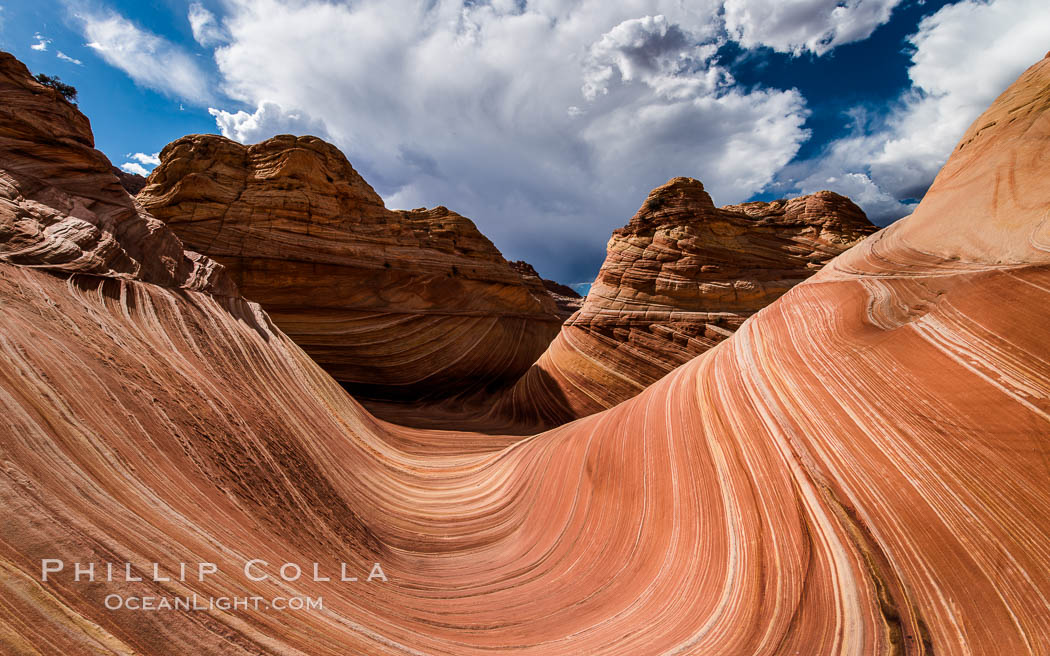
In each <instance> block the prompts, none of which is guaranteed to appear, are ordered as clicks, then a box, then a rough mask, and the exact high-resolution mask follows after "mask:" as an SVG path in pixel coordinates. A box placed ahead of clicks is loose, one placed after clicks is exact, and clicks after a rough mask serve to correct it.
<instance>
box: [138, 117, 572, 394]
mask: <svg viewBox="0 0 1050 656" xmlns="http://www.w3.org/2000/svg"><path fill="white" fill-rule="evenodd" d="M160 159H161V163H160V165H159V166H158V167H157V168H155V169H154V170H153V172H152V173H151V174H150V177H149V180H148V184H147V186H146V187H145V188H144V189H143V190H142V191H141V192H139V194H138V196H137V198H138V200H139V202H140V203H141V204H142V205H143V206H144V207H145V208H146V209H147V210H149V211H150V212H151V213H152V214H153V215H154V216H156V217H158V218H161V219H163V220H164V221H165V222H166V223H167V225H168V226H170V227H171V229H172V230H174V231H175V233H176V234H178V235H179V237H180V238H181V239H182V240H183V241H184V242H185V243H186V244H187V246H188V247H189V248H193V249H197V250H200V251H201V252H204V253H206V254H208V255H209V256H210V257H212V258H214V259H215V260H217V261H219V262H221V263H222V264H224V265H225V266H226V267H227V270H228V271H229V272H230V274H231V276H232V277H233V279H234V280H235V281H236V283H237V285H238V287H239V288H240V290H241V293H242V294H243V295H244V296H245V298H248V299H251V300H253V301H256V302H258V303H260V304H261V305H262V306H263V307H264V308H265V309H266V311H267V313H268V314H269V315H270V317H272V318H273V320H274V322H276V324H277V325H278V327H280V328H281V330H282V331H283V332H285V333H286V334H287V335H289V336H290V337H291V338H292V339H293V340H295V342H296V343H297V344H298V345H299V346H301V347H302V348H303V349H304V350H306V352H307V353H308V354H310V356H311V357H313V358H314V360H316V361H317V362H318V363H319V364H320V365H321V366H322V367H324V368H325V370H326V371H328V372H329V373H330V374H331V375H332V376H333V377H335V378H336V379H337V380H339V381H340V382H342V383H344V384H345V385H346V386H347V388H348V389H349V390H351V391H352V392H354V393H356V394H359V395H362V396H364V397H368V398H380V399H382V398H389V399H397V400H419V399H427V398H441V397H444V396H448V395H452V394H460V393H463V392H467V391H471V390H478V389H485V388H487V387H491V386H498V385H501V384H507V383H512V382H513V381H514V380H516V379H517V378H518V377H519V376H521V375H522V373H524V372H525V371H526V370H527V369H528V367H529V365H531V364H532V363H533V362H534V361H535V360H536V358H537V357H538V356H539V355H540V353H542V352H543V350H544V349H545V348H546V346H547V344H548V343H549V342H550V340H551V339H552V338H553V337H554V335H555V334H556V333H557V330H558V326H559V325H560V324H561V319H560V318H559V317H558V314H557V308H556V306H555V303H554V300H553V298H552V297H551V296H550V295H549V294H548V293H547V292H546V291H545V290H544V288H543V286H542V284H541V283H540V282H539V281H538V280H537V281H526V280H524V279H523V278H522V276H521V275H520V274H519V273H518V272H517V271H515V270H514V269H513V268H512V267H511V266H510V264H509V263H508V262H507V261H506V260H505V259H503V256H502V255H501V254H500V252H499V251H498V250H497V249H496V247H495V246H493V244H492V242H490V241H489V240H488V239H487V238H486V237H485V236H484V235H482V234H481V233H480V232H479V231H478V229H477V228H476V227H475V225H474V224H473V222H471V221H470V220H469V219H467V218H465V217H462V216H460V215H459V214H456V213H455V212H452V211H450V210H449V209H447V208H445V207H436V208H434V209H430V210H426V209H419V210H411V211H392V210H388V209H386V207H385V206H384V204H383V200H382V199H381V198H380V197H379V196H378V194H376V193H375V191H374V190H373V189H372V187H371V186H369V185H368V183H367V182H365V181H364V179H363V178H361V176H360V175H358V173H357V172H356V171H355V170H354V169H353V167H352V166H351V165H350V163H349V162H348V161H347V160H346V157H344V156H343V154H342V153H341V152H339V150H338V149H336V148H335V147H334V146H332V145H330V144H328V143H326V142H324V141H322V140H321V139H317V138H316V137H292V136H287V135H285V136H278V137H274V138H272V139H268V140H266V141H264V142H262V143H259V144H256V145H254V146H243V145H241V144H238V143H236V142H234V141H231V140H229V139H226V138H224V137H220V136H217V135H192V136H188V137H184V138H182V139H179V140H177V141H174V142H173V143H171V144H169V145H168V146H166V147H165V148H164V149H163V150H162V151H161V153H160Z"/></svg>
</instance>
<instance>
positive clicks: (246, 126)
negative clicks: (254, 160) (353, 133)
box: [208, 101, 327, 144]
mask: <svg viewBox="0 0 1050 656" xmlns="http://www.w3.org/2000/svg"><path fill="white" fill-rule="evenodd" d="M208 112H209V113H210V114H211V115H212V116H214V117H215V122H216V124H217V125H218V126H219V131H220V132H222V133H223V134H224V135H225V136H227V137H229V138H231V139H233V140H234V141H239V142H241V143H246V144H252V143H258V142H260V141H263V140H265V139H268V138H270V137H272V136H274V135H275V134H295V135H305V134H311V135H314V136H320V137H325V136H327V130H326V129H325V127H324V124H323V123H322V122H321V121H319V120H316V119H312V118H310V117H309V116H307V115H306V114H304V113H303V112H294V111H286V110H285V109H283V108H282V107H281V106H280V105H278V104H277V103H273V102H268V101H263V102H261V103H260V104H259V107H258V109H256V110H255V111H254V112H252V113H248V112H246V111H243V110H242V111H239V112H227V111H225V110H222V109H215V108H214V107H209V108H208Z"/></svg>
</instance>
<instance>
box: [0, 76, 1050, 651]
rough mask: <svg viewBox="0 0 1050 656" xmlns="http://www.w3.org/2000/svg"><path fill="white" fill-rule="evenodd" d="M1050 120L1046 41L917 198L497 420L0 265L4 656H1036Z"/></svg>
mask: <svg viewBox="0 0 1050 656" xmlns="http://www.w3.org/2000/svg"><path fill="white" fill-rule="evenodd" d="M1048 145H1050V60H1044V61H1043V62H1041V63H1040V64H1037V65H1036V66H1035V67H1033V68H1032V69H1031V70H1029V71H1028V72H1027V73H1025V75H1024V76H1022V78H1021V79H1020V80H1019V81H1018V82H1017V83H1016V84H1015V85H1014V86H1013V87H1011V88H1010V89H1009V90H1008V91H1007V92H1006V93H1005V94H1004V95H1003V96H1002V97H1000V99H999V100H998V101H996V103H995V105H993V107H992V108H991V109H990V110H989V112H988V113H986V114H985V115H984V116H983V117H982V118H981V119H980V120H979V121H978V122H977V123H975V125H974V127H973V128H972V129H971V130H970V132H969V133H968V134H967V135H966V137H965V138H964V139H963V142H962V143H961V144H960V148H959V149H958V150H957V151H956V152H955V154H954V155H953V157H952V158H951V160H950V161H949V163H948V164H947V165H946V167H945V169H944V170H943V171H942V173H941V174H940V176H938V178H937V180H936V182H935V183H934V186H933V188H932V189H931V190H930V193H929V195H928V196H927V198H926V199H925V200H924V201H923V203H922V205H921V206H920V207H919V208H918V210H917V211H916V212H915V214H914V215H912V216H911V217H910V218H908V219H905V220H903V221H901V222H899V223H897V224H895V225H894V226H893V227H891V228H889V229H886V230H884V231H882V232H880V233H879V234H877V235H876V236H875V237H873V238H870V239H867V240H865V241H864V242H862V243H861V244H859V245H858V246H857V247H855V248H853V249H851V250H850V251H848V252H847V253H846V254H844V255H843V256H840V257H838V258H836V259H835V260H833V261H832V262H830V263H828V264H827V265H826V266H825V267H824V268H823V269H822V270H821V271H820V272H819V273H817V274H816V275H814V276H813V277H811V278H810V279H809V280H806V281H804V282H802V283H800V284H798V285H796V286H795V287H793V288H792V289H790V290H789V291H788V292H787V293H785V294H784V295H783V296H782V297H781V298H779V299H778V300H776V301H774V302H773V303H772V304H770V305H769V306H767V307H766V308H765V309H763V310H761V311H759V312H758V313H756V314H755V315H754V316H752V317H751V319H750V320H749V321H748V322H746V323H745V324H743V325H742V326H741V328H740V329H738V330H737V331H736V333H735V334H734V335H733V336H732V337H729V338H728V339H726V340H723V341H722V342H720V343H719V344H717V345H715V346H714V347H713V348H712V349H710V350H708V351H707V352H705V353H704V354H703V355H701V356H699V357H697V358H694V359H693V360H691V361H689V362H688V363H687V364H686V365H684V366H682V367H679V368H677V369H675V370H674V371H673V372H672V373H671V374H670V375H668V376H666V377H664V378H662V379H661V380H659V381H658V382H657V383H655V384H654V385H652V386H650V387H648V388H647V389H646V390H645V391H643V392H642V393H641V394H639V395H638V396H636V397H634V398H632V399H630V400H628V401H626V402H624V403H622V404H620V405H618V406H616V407H614V408H612V409H610V410H608V411H605V412H601V413H598V414H595V415H592V416H589V417H585V418H583V419H580V420H578V421H575V422H572V423H569V424H566V425H564V426H561V427H559V428H557V429H555V430H552V431H549V432H546V433H542V434H539V435H535V436H531V437H529V438H526V439H520V440H513V439H505V440H494V441H492V442H488V441H487V438H479V436H477V435H475V434H469V433H464V432H461V431H456V432H442V431H422V430H411V429H406V428H402V427H398V426H396V425H393V424H390V423H386V422H382V421H378V420H376V419H374V418H373V417H371V416H370V415H369V414H368V413H367V412H365V411H364V410H363V409H362V408H361V406H360V405H358V404H357V403H356V402H355V401H354V400H353V399H352V398H351V397H349V396H348V395H347V394H346V393H345V391H344V390H343V389H342V388H341V387H340V386H339V385H337V384H336V383H335V381H333V380H332V379H331V378H330V377H329V376H328V375H327V374H325V373H324V371H322V370H321V369H320V368H319V367H318V366H317V365H316V364H315V363H314V362H313V361H312V360H311V359H310V358H309V357H308V356H307V355H306V354H305V353H304V352H303V351H302V350H301V349H299V348H298V347H297V346H296V345H295V344H294V343H293V342H292V341H291V340H290V339H288V338H287V337H286V336H285V335H284V334H283V333H281V332H280V331H279V330H277V329H276V328H275V327H274V325H273V324H272V323H271V322H270V321H269V320H268V318H267V315H266V314H265V313H264V312H263V311H262V310H261V309H259V307H258V306H256V305H253V304H250V303H247V302H245V301H243V300H241V299H238V298H236V297H229V296H221V295H215V294H209V293H204V292H201V291H196V290H186V289H179V288H176V287H172V286H160V285H156V284H150V283H146V282H142V281H141V280H139V279H135V278H134V277H133V276H127V275H123V274H121V273H119V272H114V273H113V274H111V275H108V276H99V275H85V274H77V275H68V274H62V273H56V274H52V273H50V272H45V271H41V270H38V269H35V268H34V267H33V266H26V265H14V264H9V263H0V307H2V308H3V311H2V312H0V406H2V409H3V413H2V414H0V417H2V419H0V462H2V467H0V500H2V503H0V568H2V571H3V576H0V600H2V603H0V652H2V653H5V654H8V653H12V654H23V653H25V654H56V653H68V654H80V653H121V654H125V653H140V654H255V655H258V654H309V655H310V656H336V655H338V656H343V655H345V654H354V653H361V654H369V655H373V654H448V655H455V656H471V655H481V654H485V655H491V654H534V655H541V654H542V655H544V656H560V655H565V656H577V655H579V654H599V655H610V656H611V655H623V656H650V655H654V656H655V655H661V654H690V655H698V656H699V655H709V654H725V655H727V656H737V655H739V656H789V655H793V654H806V655H807V656H832V655H834V656H843V655H848V656H900V655H909V656H910V655H921V656H930V655H934V654H935V655H937V656H945V655H947V656H976V655H981V656H983V655H985V654H1009V655H1011V656H1013V655H1022V654H1023V655H1035V656H1043V655H1046V654H1048V653H1050V624H1048V623H1047V621H1046V620H1047V617H1050V602H1048V599H1050V578H1048V577H1047V576H1046V563H1047V562H1048V561H1050V487H1048V486H1047V484H1046V481H1047V478H1048V473H1050V472H1048V462H1050V347H1048V344H1050V323H1048V322H1047V321H1046V308H1047V307H1048V305H1050V236H1048V235H1050V233H1048V232H1047V222H1046V216H1047V212H1048V211H1050V185H1048V183H1047V180H1048V179H1050V178H1048V176H1047V172H1048V170H1050V157H1048V153H1050V148H1048ZM45 152H46V151H45ZM486 444H487V446H486ZM44 558H60V559H62V560H63V561H64V562H65V568H64V571H62V572H59V573H54V574H52V575H51V576H50V577H49V579H48V580H47V581H42V580H41V559H44ZM249 559H262V560H265V561H266V562H267V566H266V567H265V570H264V571H265V573H266V574H267V578H266V579H264V580H255V579H253V578H249V577H248V576H247V575H246V573H245V572H244V569H243V565H244V563H245V562H246V561H248V560H249ZM76 562H79V563H81V564H82V565H85V566H86V564H87V563H95V567H96V572H102V571H105V567H104V564H105V563H107V562H109V563H115V564H116V567H115V568H114V569H115V570H116V571H115V574H114V578H115V580H114V581H112V582H107V581H104V580H100V579H101V576H99V577H97V578H96V581H95V582H88V581H86V580H81V581H79V582H78V581H76V580H75V578H74V565H73V563H76ZM125 562H130V563H131V564H132V568H133V570H132V572H133V574H136V575H138V576H139V578H141V579H142V580H131V581H125V580H124V576H123V572H122V571H121V570H122V569H123V564H124V563H125ZM183 562H184V563H190V564H191V567H192V566H193V564H196V563H200V562H210V563H215V564H216V566H217V568H218V571H217V572H215V573H213V574H211V575H207V576H204V577H203V580H201V578H199V577H198V576H194V575H193V573H191V574H190V575H189V576H187V577H183V578H185V580H179V577H178V576H177V574H178V564H179V563H183ZM287 562H291V563H296V564H298V565H300V566H301V567H302V568H303V575H302V576H301V577H298V578H296V580H294V581H287V582H286V581H282V580H281V579H280V578H279V577H278V569H279V567H280V566H281V565H280V564H282V563H287ZM315 562H316V563H318V566H319V568H320V572H319V573H320V574H321V576H322V577H326V578H328V579H331V580H320V581H318V580H314V579H315V577H314V576H312V564H313V563H315ZM341 562H342V563H346V566H347V572H348V573H349V574H350V575H356V576H358V577H360V578H361V579H362V580H361V581H358V582H357V583H347V582H342V581H340V580H339V572H340V567H339V564H340V563H341ZM376 562H378V563H381V565H382V568H383V571H384V573H385V575H386V577H388V580H387V581H385V582H382V581H379V580H373V581H372V582H366V581H364V580H363V579H364V578H366V577H367V574H368V573H369V572H370V568H371V567H372V566H373V563H376ZM153 563H157V567H158V570H159V574H160V575H161V578H162V579H164V578H170V579H172V580H170V581H168V580H159V581H155V580H153V579H154V578H155V577H153V576H151V574H152V573H153ZM113 594H118V595H120V596H121V597H122V598H123V599H127V598H129V597H131V598H135V599H141V598H145V597H150V598H154V599H155V598H158V597H164V598H173V597H184V596H187V595H192V594H197V595H199V596H200V597H203V598H204V599H208V598H211V597H219V596H233V595H237V596H244V597H249V596H259V597H262V598H263V599H264V600H266V601H267V602H269V600H272V599H274V598H275V597H280V598H288V597H295V596H310V597H313V598H316V597H321V598H322V599H323V609H310V610H306V609H303V610H300V611H277V610H274V609H272V608H268V607H265V606H264V607H262V608H260V609H256V608H251V607H249V608H243V607H230V608H228V609H224V608H221V607H214V608H210V609H209V608H206V609H205V610H200V611H155V612H143V611H136V610H108V609H107V608H106V606H105V604H106V599H107V596H109V595H113Z"/></svg>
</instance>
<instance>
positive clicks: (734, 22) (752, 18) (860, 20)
mask: <svg viewBox="0 0 1050 656" xmlns="http://www.w3.org/2000/svg"><path fill="white" fill-rule="evenodd" d="M900 2H901V0H726V2H725V21H726V29H727V30H728V31H729V34H730V36H731V37H732V38H733V39H735V40H737V41H739V42H740V45H742V46H744V47H745V48H755V47H757V46H768V47H770V48H772V49H773V50H776V51H777V52H787V53H792V54H794V55H800V54H802V53H803V52H806V51H808V52H812V53H814V54H817V55H823V54H824V53H826V52H828V51H829V50H831V49H832V48H835V47H836V46H840V45H842V44H845V43H852V42H853V41H860V40H862V39H866V38H868V37H869V36H871V33H872V32H874V31H875V28H877V27H878V26H879V25H882V24H883V23H885V22H887V21H888V20H889V19H890V14H891V13H892V12H893V8H894V7H896V6H897V5H898V4H900Z"/></svg>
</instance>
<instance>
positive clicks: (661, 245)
mask: <svg viewBox="0 0 1050 656" xmlns="http://www.w3.org/2000/svg"><path fill="white" fill-rule="evenodd" d="M875 230H876V228H875V226H873V225H872V224H871V222H869V221H868V219H867V217H866V216H865V215H864V212H863V211H862V210H861V209H860V208H859V207H857V206H856V205H855V204H854V203H853V202H852V201H850V200H849V199H848V198H846V197H844V196H840V195H839V194H836V193H834V192H830V191H821V192H818V193H815V194H810V195H808V196H802V197H801V198H793V199H791V200H778V201H774V202H771V203H761V202H753V203H744V204H742V205H729V206H726V207H722V208H716V207H715V206H714V203H713V202H712V201H711V197H710V196H709V195H708V194H707V192H706V191H704V187H703V185H702V184H701V183H700V182H699V181H697V180H693V179H691V178H674V179H673V180H670V181H669V182H668V183H667V184H665V185H663V186H661V187H657V188H656V189H654V190H653V191H652V192H651V193H650V194H649V197H648V198H647V199H646V201H645V203H644V204H643V205H642V207H641V209H639V210H638V213H637V214H635V215H634V217H633V218H631V221H630V222H629V223H628V224H627V225H626V226H624V227H623V228H620V229H619V230H616V231H615V232H614V233H613V236H612V238H611V239H610V240H609V246H608V255H607V256H606V259H605V263H604V264H603V265H602V268H601V270H600V271H599V273H598V278H597V280H595V282H594V284H593V285H592V286H591V290H590V293H589V294H588V295H587V299H586V302H584V303H583V306H582V308H581V309H580V312H579V313H578V314H576V315H574V316H573V317H572V318H571V319H569V320H568V321H567V322H566V323H565V325H564V327H563V328H562V331H561V333H560V334H559V335H558V337H557V338H556V339H555V341H554V342H553V343H552V344H551V345H550V347H549V348H548V350H547V351H546V352H545V353H544V354H543V356H542V357H541V358H540V360H539V361H538V362H537V363H536V365H535V366H533V367H532V368H531V369H530V370H529V372H528V373H527V374H526V375H525V377H524V378H523V379H522V380H521V381H520V382H519V383H518V384H517V385H516V386H515V388H514V389H513V390H511V391H510V392H509V393H508V394H506V395H504V396H503V397H502V398H501V399H500V401H499V403H498V404H497V405H496V406H495V409H494V410H493V411H492V413H493V414H495V415H504V416H510V417H513V418H515V419H517V420H518V421H520V422H523V423H524V424H526V425H528V424H530V423H532V424H536V423H538V424H539V425H548V426H554V425H558V424H560V423H564V422H565V421H569V420H571V419H574V418H576V417H582V416H585V415H588V414H592V413H594V412H598V411H600V410H603V409H605V408H610V407H612V406H614V405H616V404H617V403H620V402H622V401H624V400H626V399H629V398H631V397H632V396H635V395H636V394H638V393H639V392H641V391H642V390H643V389H645V388H646V387H648V386H649V385H651V384H652V383H654V382H656V381H657V380H659V379H660V378H662V377H663V376H664V375H666V374H667V373H669V372H670V371H671V370H672V369H674V368H675V367H678V366H680V365H682V364H683V363H685V362H688V361H689V360H690V359H692V358H694V357H696V356H697V355H699V354H700V353H703V352H704V351H706V350H708V349H709V348H711V347H713V346H714V345H715V344H717V343H719V342H721V341H722V340H724V339H726V338H727V337H729V336H730V335H732V334H733V332H734V331H735V330H737V329H738V328H739V327H740V326H741V324H743V322H744V321H745V320H746V319H747V318H748V317H749V316H751V315H752V314H754V313H755V312H757V311H758V310H760V309H762V308H763V307H765V306H767V305H769V304H770V303H771V302H773V301H774V300H776V299H777V298H779V297H780V296H781V295H783V294H784V293H785V292H786V291H787V290H789V289H791V288H792V287H793V286H795V285H797V284H798V283H800V282H802V281H803V280H805V279H806V278H808V277H809V276H811V275H813V274H814V273H816V272H817V271H818V270H820V268H821V267H822V266H824V264H826V263H827V262H828V261H829V260H830V259H831V258H833V257H835V256H836V255H838V254H840V253H842V252H843V251H845V250H846V249H847V248H849V247H851V246H853V245H854V244H856V243H857V242H859V241H860V240H861V239H864V238H865V237H866V236H868V235H870V234H872V233H873V232H875Z"/></svg>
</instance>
